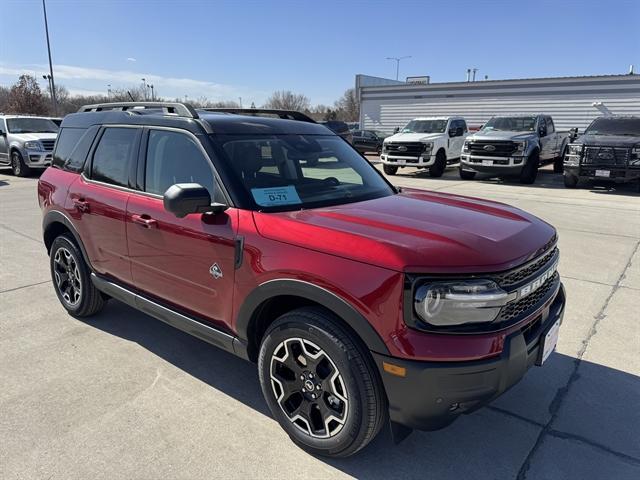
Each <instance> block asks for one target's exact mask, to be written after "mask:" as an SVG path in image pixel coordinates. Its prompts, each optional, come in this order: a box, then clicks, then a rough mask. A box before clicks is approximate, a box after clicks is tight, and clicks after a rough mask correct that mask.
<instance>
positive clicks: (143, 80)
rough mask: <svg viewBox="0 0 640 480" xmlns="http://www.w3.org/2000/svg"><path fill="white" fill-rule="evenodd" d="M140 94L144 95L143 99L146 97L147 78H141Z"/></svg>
mask: <svg viewBox="0 0 640 480" xmlns="http://www.w3.org/2000/svg"><path fill="white" fill-rule="evenodd" d="M142 95H144V100H146V99H147V79H146V78H143V79H142Z"/></svg>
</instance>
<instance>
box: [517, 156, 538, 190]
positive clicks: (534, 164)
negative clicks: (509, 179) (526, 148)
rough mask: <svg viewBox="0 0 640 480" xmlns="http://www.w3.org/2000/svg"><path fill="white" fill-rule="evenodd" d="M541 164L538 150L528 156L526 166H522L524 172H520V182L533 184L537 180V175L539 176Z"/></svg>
mask: <svg viewBox="0 0 640 480" xmlns="http://www.w3.org/2000/svg"><path fill="white" fill-rule="evenodd" d="M539 165H540V155H539V153H538V152H537V151H535V152H533V153H532V154H531V155H529V158H527V163H525V165H524V167H522V172H520V183H523V184H525V185H531V184H532V183H534V182H535V181H536V177H537V176H538V167H539Z"/></svg>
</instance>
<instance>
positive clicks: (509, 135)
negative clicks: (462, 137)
mask: <svg viewBox="0 0 640 480" xmlns="http://www.w3.org/2000/svg"><path fill="white" fill-rule="evenodd" d="M532 138H537V135H536V133H535V132H512V131H509V130H489V131H486V132H483V131H480V132H477V133H474V134H473V135H471V136H470V137H467V140H514V141H519V140H530V139H532Z"/></svg>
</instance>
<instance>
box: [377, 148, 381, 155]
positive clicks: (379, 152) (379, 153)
mask: <svg viewBox="0 0 640 480" xmlns="http://www.w3.org/2000/svg"><path fill="white" fill-rule="evenodd" d="M376 155H378V156H380V155H382V147H378V148H376Z"/></svg>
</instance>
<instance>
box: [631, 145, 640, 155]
mask: <svg viewBox="0 0 640 480" xmlns="http://www.w3.org/2000/svg"><path fill="white" fill-rule="evenodd" d="M631 156H632V157H636V158H640V145H636V146H635V147H633V150H631Z"/></svg>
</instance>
